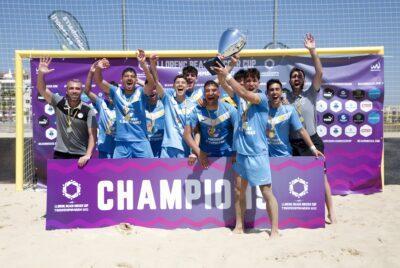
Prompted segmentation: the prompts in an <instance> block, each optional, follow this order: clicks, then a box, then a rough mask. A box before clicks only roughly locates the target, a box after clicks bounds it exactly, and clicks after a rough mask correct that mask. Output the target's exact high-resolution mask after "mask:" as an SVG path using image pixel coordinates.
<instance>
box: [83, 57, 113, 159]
mask: <svg viewBox="0 0 400 268" xmlns="http://www.w3.org/2000/svg"><path fill="white" fill-rule="evenodd" d="M96 64H97V62H95V63H93V64H92V66H91V67H90V70H89V73H88V75H87V78H86V82H85V94H86V95H87V96H88V97H89V99H90V100H91V102H92V104H93V106H94V108H95V109H96V111H97V113H98V114H99V117H98V118H99V122H98V125H99V129H98V139H97V149H98V151H99V158H106V159H111V158H113V154H114V149H115V140H114V136H115V109H114V104H113V102H112V100H111V99H110V96H109V95H107V94H105V98H104V99H103V98H102V97H99V96H97V95H96V94H95V93H93V91H92V80H93V75H94V72H95V70H96ZM113 83H115V82H110V84H113ZM115 84H116V83H115ZM115 84H114V86H115ZM116 86H118V84H117V85H116Z"/></svg>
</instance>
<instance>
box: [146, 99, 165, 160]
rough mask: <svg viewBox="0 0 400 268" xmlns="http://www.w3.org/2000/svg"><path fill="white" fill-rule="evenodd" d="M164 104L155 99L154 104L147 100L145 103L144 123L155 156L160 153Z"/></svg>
mask: <svg viewBox="0 0 400 268" xmlns="http://www.w3.org/2000/svg"><path fill="white" fill-rule="evenodd" d="M164 120H165V118H164V105H163V103H162V101H161V100H157V103H156V104H155V105H151V104H150V103H149V102H148V101H147V104H146V125H147V135H148V137H149V141H150V145H151V149H152V150H153V154H154V156H155V157H159V156H160V153H161V143H162V140H163V135H164Z"/></svg>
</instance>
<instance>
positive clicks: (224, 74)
mask: <svg viewBox="0 0 400 268" xmlns="http://www.w3.org/2000/svg"><path fill="white" fill-rule="evenodd" d="M214 70H215V71H216V72H217V74H219V75H221V76H220V78H221V79H225V80H226V82H227V83H228V85H229V86H231V87H232V89H233V91H234V92H235V93H236V94H238V95H239V97H241V98H243V99H245V100H246V101H248V102H251V103H253V104H259V103H260V101H261V99H260V96H259V95H258V94H256V93H254V92H252V91H248V90H247V89H245V88H244V87H243V86H242V85H241V84H239V83H238V82H237V81H236V80H235V79H233V77H232V75H231V74H229V72H228V70H227V69H226V68H223V67H222V66H221V65H219V67H214Z"/></svg>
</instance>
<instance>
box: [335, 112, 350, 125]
mask: <svg viewBox="0 0 400 268" xmlns="http://www.w3.org/2000/svg"><path fill="white" fill-rule="evenodd" d="M338 120H339V123H342V124H346V123H347V122H349V120H350V116H349V115H348V114H340V115H339V116H338Z"/></svg>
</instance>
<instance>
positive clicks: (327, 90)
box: [322, 87, 335, 100]
mask: <svg viewBox="0 0 400 268" xmlns="http://www.w3.org/2000/svg"><path fill="white" fill-rule="evenodd" d="M334 95H335V91H334V90H333V89H332V88H329V87H328V88H325V89H324V92H323V93H322V96H324V98H325V99H328V100H329V99H331V98H332V97H333V96H334Z"/></svg>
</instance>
